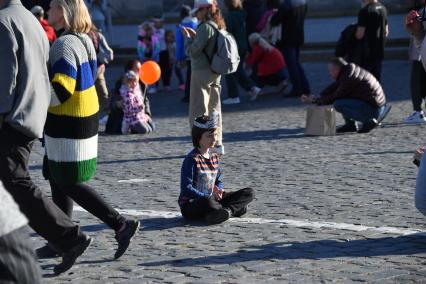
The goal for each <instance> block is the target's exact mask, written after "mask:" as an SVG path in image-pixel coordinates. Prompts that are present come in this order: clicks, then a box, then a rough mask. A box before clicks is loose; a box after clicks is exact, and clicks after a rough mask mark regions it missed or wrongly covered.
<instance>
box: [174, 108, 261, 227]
mask: <svg viewBox="0 0 426 284" xmlns="http://www.w3.org/2000/svg"><path fill="white" fill-rule="evenodd" d="M217 126H218V114H217V113H213V115H212V118H209V117H206V116H201V117H198V118H196V119H195V121H194V126H193V127H192V143H193V145H194V149H193V150H192V151H191V152H189V154H188V155H187V156H186V158H185V160H184V161H183V165H182V171H181V189H180V196H179V201H178V202H179V206H180V210H181V212H182V216H183V217H184V218H186V219H192V220H194V219H195V220H197V219H198V220H205V221H206V222H207V223H209V224H218V223H222V222H224V221H226V220H228V219H229V217H231V216H233V217H240V216H242V215H244V214H245V213H246V212H247V205H248V204H249V203H250V202H251V201H252V200H253V198H254V191H253V189H251V188H244V189H241V190H238V191H234V192H225V190H224V186H223V183H222V174H221V171H220V169H219V157H218V155H217V154H216V153H212V151H210V150H211V148H213V147H214V146H215V144H216V140H217V136H218V133H217Z"/></svg>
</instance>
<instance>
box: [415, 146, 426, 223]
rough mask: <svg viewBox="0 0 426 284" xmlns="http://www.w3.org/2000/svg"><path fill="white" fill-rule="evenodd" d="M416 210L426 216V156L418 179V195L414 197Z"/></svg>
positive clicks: (421, 164) (421, 163)
mask: <svg viewBox="0 0 426 284" xmlns="http://www.w3.org/2000/svg"><path fill="white" fill-rule="evenodd" d="M414 201H415V205H416V208H417V209H418V210H419V211H420V213H422V214H423V215H425V216H426V154H425V155H423V158H422V161H421V162H420V167H419V172H418V174H417V179H416V193H415V196H414Z"/></svg>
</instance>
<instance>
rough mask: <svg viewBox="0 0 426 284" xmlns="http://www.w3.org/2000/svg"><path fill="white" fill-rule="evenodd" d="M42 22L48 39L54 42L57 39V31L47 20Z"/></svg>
mask: <svg viewBox="0 0 426 284" xmlns="http://www.w3.org/2000/svg"><path fill="white" fill-rule="evenodd" d="M40 24H41V26H42V27H43V30H44V31H45V32H46V35H47V39H48V40H49V42H50V43H52V42H54V41H55V40H56V33H55V30H54V29H53V28H52V27H51V26H49V24H48V23H47V21H46V20H44V19H43V20H40Z"/></svg>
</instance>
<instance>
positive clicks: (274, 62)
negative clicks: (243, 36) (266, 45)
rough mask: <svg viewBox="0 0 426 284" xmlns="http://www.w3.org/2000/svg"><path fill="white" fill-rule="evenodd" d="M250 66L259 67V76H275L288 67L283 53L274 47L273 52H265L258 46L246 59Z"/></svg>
mask: <svg viewBox="0 0 426 284" xmlns="http://www.w3.org/2000/svg"><path fill="white" fill-rule="evenodd" d="M246 63H247V64H248V65H254V64H256V63H257V64H258V65H257V75H258V76H268V75H272V74H275V73H276V72H278V71H280V70H281V69H283V68H284V67H285V66H286V63H285V60H284V57H283V55H282V54H281V51H279V50H278V49H277V48H275V47H273V48H272V49H271V50H269V51H268V50H265V49H263V48H262V47H261V46H260V45H256V46H255V47H254V49H253V52H252V53H250V54H249V56H248V57H247V59H246Z"/></svg>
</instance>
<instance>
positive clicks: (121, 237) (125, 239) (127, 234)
mask: <svg viewBox="0 0 426 284" xmlns="http://www.w3.org/2000/svg"><path fill="white" fill-rule="evenodd" d="M139 226H140V222H139V221H135V220H127V221H126V227H125V228H124V230H123V231H121V232H117V233H116V234H115V239H116V240H117V242H118V248H117V251H116V252H115V254H114V259H118V258H119V257H121V256H122V255H123V254H124V253H125V252H126V250H127V248H128V247H129V245H130V241H131V240H132V239H133V237H134V236H135V235H136V233H137V232H138V230H139Z"/></svg>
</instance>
